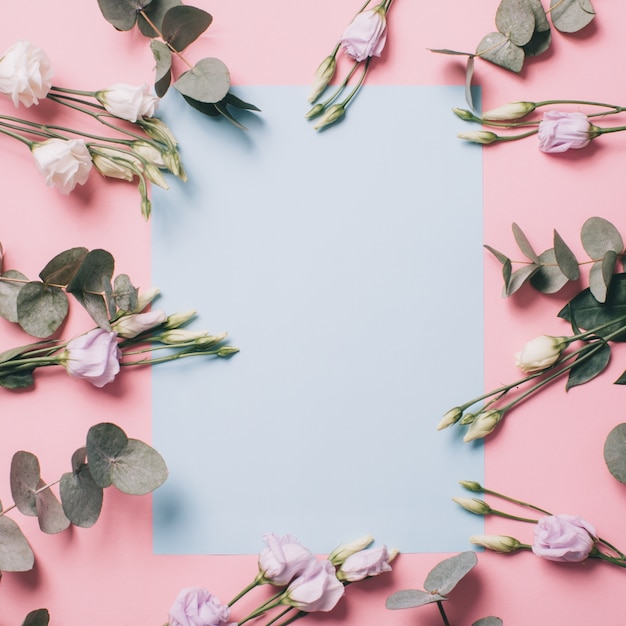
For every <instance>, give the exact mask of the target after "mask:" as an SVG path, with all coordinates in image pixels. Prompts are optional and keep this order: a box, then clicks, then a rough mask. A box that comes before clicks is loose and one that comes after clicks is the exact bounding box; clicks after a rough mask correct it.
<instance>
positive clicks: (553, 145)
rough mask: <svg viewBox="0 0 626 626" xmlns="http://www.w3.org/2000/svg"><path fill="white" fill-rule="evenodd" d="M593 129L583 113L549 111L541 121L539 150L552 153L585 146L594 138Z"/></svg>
mask: <svg viewBox="0 0 626 626" xmlns="http://www.w3.org/2000/svg"><path fill="white" fill-rule="evenodd" d="M591 131H592V127H591V123H590V122H589V118H588V117H587V116H586V115H584V114H583V113H577V112H572V113H565V112H562V111H547V112H546V113H544V115H543V121H542V122H540V123H539V135H538V136H539V150H541V151H542V152H547V153H552V152H565V151H566V150H578V149H579V148H584V147H585V146H586V145H587V144H588V143H589V142H590V141H591V140H592V139H593V136H592V133H591Z"/></svg>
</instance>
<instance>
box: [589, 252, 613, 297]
mask: <svg viewBox="0 0 626 626" xmlns="http://www.w3.org/2000/svg"><path fill="white" fill-rule="evenodd" d="M616 260H617V255H616V254H615V252H613V250H607V252H606V253H605V255H604V257H603V258H602V260H601V261H596V262H595V263H594V264H593V265H592V266H591V269H590V270H589V289H590V290H591V293H592V294H593V297H594V298H595V299H596V300H597V301H598V302H605V301H606V294H607V292H608V289H609V286H610V284H611V279H612V278H613V272H614V270H615V262H616Z"/></svg>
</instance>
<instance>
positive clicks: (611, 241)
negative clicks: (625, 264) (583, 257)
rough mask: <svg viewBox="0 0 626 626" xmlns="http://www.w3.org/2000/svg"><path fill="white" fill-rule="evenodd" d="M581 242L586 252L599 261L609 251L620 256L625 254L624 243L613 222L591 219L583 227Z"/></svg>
mask: <svg viewBox="0 0 626 626" xmlns="http://www.w3.org/2000/svg"><path fill="white" fill-rule="evenodd" d="M580 240H581V242H582V244H583V248H584V249H585V252H586V253H587V254H588V255H589V256H590V257H591V258H592V259H593V260H594V261H597V260H599V259H601V258H602V257H603V256H604V253H605V252H606V251H607V250H613V252H616V253H618V254H621V253H622V252H624V241H623V240H622V236H621V235H620V233H619V231H618V230H617V228H615V226H613V224H611V222H609V221H608V220H605V219H604V218H602V217H590V218H589V219H588V220H587V221H586V222H585V223H584V224H583V226H582V229H581V231H580Z"/></svg>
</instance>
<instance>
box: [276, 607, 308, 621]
mask: <svg viewBox="0 0 626 626" xmlns="http://www.w3.org/2000/svg"><path fill="white" fill-rule="evenodd" d="M292 608H293V607H290V608H289V609H288V611H290V610H291V609H292ZM288 611H283V612H282V613H281V615H284V614H285V613H287V612H288ZM306 615H308V613H307V612H306V611H298V612H297V613H296V614H295V615H292V616H291V617H290V618H289V619H286V620H285V621H284V622H281V623H280V624H278V626H287V625H288V624H291V623H292V622H295V621H296V620H297V619H300V618H301V617H305V616H306ZM279 617H280V615H279ZM274 621H276V620H272V621H270V622H268V623H267V624H266V625H265V626H269V624H272V623H273V622H274Z"/></svg>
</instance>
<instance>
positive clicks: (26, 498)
mask: <svg viewBox="0 0 626 626" xmlns="http://www.w3.org/2000/svg"><path fill="white" fill-rule="evenodd" d="M40 480H41V469H40V467H39V459H38V458H37V457H36V456H35V455H34V454H33V453H32V452H26V451H25V450H20V451H18V452H16V453H15V454H14V455H13V458H12V459H11V470H10V483H11V496H12V497H13V502H15V506H16V507H17V509H18V511H19V512H20V513H22V514H24V515H33V516H34V515H37V504H36V496H35V494H36V492H37V487H38V485H39V481H40ZM0 519H2V518H0ZM1 570H2V568H1V567H0V571H1Z"/></svg>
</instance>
